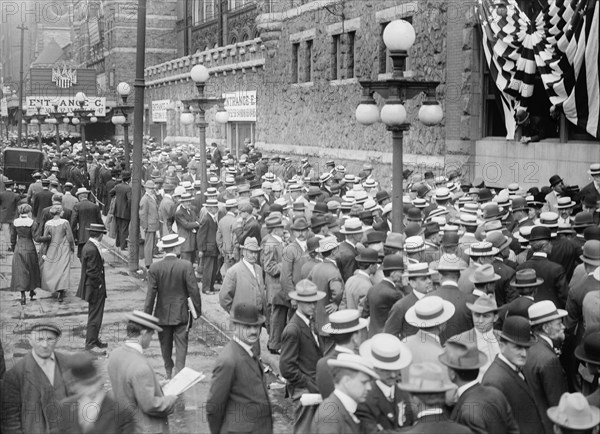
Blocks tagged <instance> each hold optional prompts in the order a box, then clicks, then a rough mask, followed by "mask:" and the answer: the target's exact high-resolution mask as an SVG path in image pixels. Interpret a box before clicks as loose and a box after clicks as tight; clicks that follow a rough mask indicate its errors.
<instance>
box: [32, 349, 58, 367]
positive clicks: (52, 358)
mask: <svg viewBox="0 0 600 434" xmlns="http://www.w3.org/2000/svg"><path fill="white" fill-rule="evenodd" d="M31 355H32V356H33V359H34V360H35V361H36V362H37V364H38V365H39V367H40V368H41V367H42V366H44V365H45V364H46V363H48V362H49V363H56V358H55V356H54V353H52V354H51V355H50V357H48V358H46V359H42V358H41V357H40V356H38V355H37V354H36V353H35V351H33V350H32V351H31Z"/></svg>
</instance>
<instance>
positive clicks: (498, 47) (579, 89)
mask: <svg viewBox="0 0 600 434" xmlns="http://www.w3.org/2000/svg"><path fill="white" fill-rule="evenodd" d="M506 4H507V5H506V16H503V15H500V14H498V10H497V9H496V5H495V4H494V1H493V0H479V7H478V17H479V22H480V25H481V29H482V34H483V49H484V53H485V56H486V59H487V62H488V65H489V69H490V74H491V77H492V79H493V80H494V82H495V84H496V86H497V87H498V89H499V91H500V94H501V99H502V105H503V108H504V115H505V116H504V118H505V123H506V129H507V131H508V134H507V138H509V139H512V138H514V132H515V128H516V123H515V120H514V115H515V112H516V110H517V108H519V107H521V106H524V105H525V104H526V100H527V98H529V97H531V96H532V94H533V86H534V77H535V75H536V73H539V74H540V77H541V79H542V82H543V83H544V87H545V90H546V94H547V95H548V98H549V100H550V102H551V103H552V105H553V106H556V107H557V108H559V109H561V110H562V111H563V113H564V114H565V117H566V118H567V120H569V121H570V122H571V123H573V124H575V125H577V126H579V127H581V128H583V129H585V130H586V131H587V132H588V133H589V134H591V135H592V136H594V137H596V138H598V137H600V120H599V112H600V78H599V75H598V69H599V67H600V63H599V61H600V56H599V55H598V49H599V48H598V47H599V41H598V39H599V38H598V32H599V22H600V17H599V14H600V5H599V4H598V0H550V1H549V2H548V5H547V6H546V7H545V8H544V9H543V10H542V11H541V12H540V13H539V14H538V16H537V17H536V18H535V20H534V21H533V22H532V21H531V20H530V19H529V17H527V15H526V14H525V13H524V12H523V11H522V10H521V9H520V8H519V6H518V4H517V3H516V0H508V1H507V2H506Z"/></svg>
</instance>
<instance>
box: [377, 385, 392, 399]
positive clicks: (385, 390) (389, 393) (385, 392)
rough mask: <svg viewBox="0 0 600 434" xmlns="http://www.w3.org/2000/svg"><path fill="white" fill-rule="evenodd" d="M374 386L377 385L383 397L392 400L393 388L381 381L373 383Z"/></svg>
mask: <svg viewBox="0 0 600 434" xmlns="http://www.w3.org/2000/svg"><path fill="white" fill-rule="evenodd" d="M375 384H377V387H379V390H381V393H383V396H385V397H386V398H387V399H389V400H390V401H391V400H393V399H394V388H393V387H390V386H388V385H387V384H385V383H384V382H383V381H381V380H377V381H375Z"/></svg>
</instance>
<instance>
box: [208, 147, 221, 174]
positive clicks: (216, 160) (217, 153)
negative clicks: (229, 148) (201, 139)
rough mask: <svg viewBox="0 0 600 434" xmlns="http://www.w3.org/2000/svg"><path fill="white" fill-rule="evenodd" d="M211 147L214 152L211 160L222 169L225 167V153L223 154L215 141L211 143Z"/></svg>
mask: <svg viewBox="0 0 600 434" xmlns="http://www.w3.org/2000/svg"><path fill="white" fill-rule="evenodd" d="M210 148H211V152H212V153H211V155H210V161H211V163H212V164H214V165H215V166H217V168H218V169H219V170H221V167H223V155H222V154H221V150H220V149H219V146H218V145H217V144H216V143H215V142H213V143H211V145H210Z"/></svg>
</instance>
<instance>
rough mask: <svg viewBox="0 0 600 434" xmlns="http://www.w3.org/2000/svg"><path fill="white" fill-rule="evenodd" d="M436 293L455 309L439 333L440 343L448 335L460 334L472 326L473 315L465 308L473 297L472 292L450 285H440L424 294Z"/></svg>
mask: <svg viewBox="0 0 600 434" xmlns="http://www.w3.org/2000/svg"><path fill="white" fill-rule="evenodd" d="M430 295H437V296H438V297H442V298H443V299H444V300H447V301H449V302H450V303H452V304H453V305H454V308H455V309H456V310H455V311H454V315H452V318H450V319H449V320H448V322H447V323H446V329H445V330H444V331H443V332H442V333H440V341H441V342H442V345H443V344H444V342H446V339H448V338H449V337H450V336H454V335H458V334H461V333H462V332H465V331H467V330H471V329H472V328H473V316H472V314H471V311H470V310H469V309H468V308H467V302H469V303H472V302H473V301H474V298H476V297H474V296H473V295H472V294H468V295H467V294H465V293H464V292H462V291H461V290H460V289H458V288H457V287H455V286H451V285H442V286H440V287H439V288H438V289H436V290H434V291H432V292H430V293H429V294H427V295H426V297H427V296H430Z"/></svg>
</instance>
